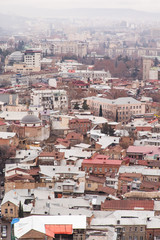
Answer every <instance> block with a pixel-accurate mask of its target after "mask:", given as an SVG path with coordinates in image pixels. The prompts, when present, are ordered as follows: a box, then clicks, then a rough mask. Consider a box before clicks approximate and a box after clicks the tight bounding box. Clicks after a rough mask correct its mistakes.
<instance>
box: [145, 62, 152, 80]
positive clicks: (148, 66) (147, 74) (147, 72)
mask: <svg viewBox="0 0 160 240" xmlns="http://www.w3.org/2000/svg"><path fill="white" fill-rule="evenodd" d="M152 66H153V60H152V59H149V58H144V59H143V80H144V81H146V80H148V79H149V71H150V68H151V67H152Z"/></svg>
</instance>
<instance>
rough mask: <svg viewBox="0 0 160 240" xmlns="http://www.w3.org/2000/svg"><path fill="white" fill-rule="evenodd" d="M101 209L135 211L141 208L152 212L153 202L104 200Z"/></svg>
mask: <svg viewBox="0 0 160 240" xmlns="http://www.w3.org/2000/svg"><path fill="white" fill-rule="evenodd" d="M101 208H102V209H104V210H105V209H106V210H110V209H113V210H136V209H138V208H141V209H143V210H149V211H153V208H154V201H153V200H106V201H105V202H104V203H102V204H101Z"/></svg>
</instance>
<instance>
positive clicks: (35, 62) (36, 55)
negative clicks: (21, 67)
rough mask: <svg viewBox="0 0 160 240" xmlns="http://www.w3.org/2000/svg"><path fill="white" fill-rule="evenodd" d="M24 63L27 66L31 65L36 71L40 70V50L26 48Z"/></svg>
mask: <svg viewBox="0 0 160 240" xmlns="http://www.w3.org/2000/svg"><path fill="white" fill-rule="evenodd" d="M24 63H25V64H26V65H27V67H31V68H32V67H33V68H34V69H35V70H36V71H40V70H41V51H39V50H26V51H25V52H24Z"/></svg>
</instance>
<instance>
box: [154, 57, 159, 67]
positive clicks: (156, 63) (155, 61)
mask: <svg viewBox="0 0 160 240" xmlns="http://www.w3.org/2000/svg"><path fill="white" fill-rule="evenodd" d="M158 64H159V61H158V58H155V59H154V66H155V67H157V66H158Z"/></svg>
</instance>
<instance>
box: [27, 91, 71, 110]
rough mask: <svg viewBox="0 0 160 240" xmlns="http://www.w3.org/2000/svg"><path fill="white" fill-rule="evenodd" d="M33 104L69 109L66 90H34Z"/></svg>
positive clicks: (48, 107) (56, 108)
mask: <svg viewBox="0 0 160 240" xmlns="http://www.w3.org/2000/svg"><path fill="white" fill-rule="evenodd" d="M31 105H34V106H35V105H37V106H43V109H52V110H64V111H66V110H67V109H68V98H67V92H66V91H65V90H33V92H32V93H31Z"/></svg>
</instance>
